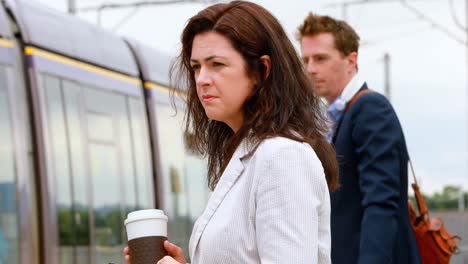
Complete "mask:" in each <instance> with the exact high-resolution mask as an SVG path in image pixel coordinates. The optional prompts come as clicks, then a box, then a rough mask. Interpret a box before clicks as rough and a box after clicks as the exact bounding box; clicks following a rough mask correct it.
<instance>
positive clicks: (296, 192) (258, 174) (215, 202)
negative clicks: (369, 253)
mask: <svg viewBox="0 0 468 264" xmlns="http://www.w3.org/2000/svg"><path fill="white" fill-rule="evenodd" d="M247 154H248V149H247V146H246V144H245V142H243V143H241V144H240V146H239V147H238V148H237V150H236V151H235V153H234V154H233V156H232V158H231V160H230V161H229V164H228V165H227V167H226V169H225V171H224V173H223V175H222V176H221V178H220V180H219V182H218V185H217V186H216V188H215V190H214V192H213V194H212V195H211V198H210V200H209V201H208V204H207V206H206V208H205V211H204V212H203V214H202V215H201V216H200V217H199V218H198V220H197V222H196V223H195V226H194V228H193V232H192V236H191V238H190V244H189V251H190V257H191V260H192V264H223V263H239V264H256V263H262V264H273V263H288V264H294V263H297V264H305V263H312V264H315V263H320V264H328V263H331V259H330V242H331V241H330V196H329V192H328V187H327V183H326V180H325V174H324V171H323V167H322V164H321V162H320V160H319V159H318V157H317V155H316V154H315V152H314V150H313V149H312V148H311V147H310V145H308V144H306V143H300V142H296V141H293V140H290V139H287V138H282V137H276V138H271V139H267V140H264V141H263V142H262V143H261V144H260V145H259V147H258V148H257V150H256V151H255V153H254V154H253V155H252V156H250V157H247V156H246V155H247Z"/></svg>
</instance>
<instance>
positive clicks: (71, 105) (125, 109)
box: [6, 0, 155, 264]
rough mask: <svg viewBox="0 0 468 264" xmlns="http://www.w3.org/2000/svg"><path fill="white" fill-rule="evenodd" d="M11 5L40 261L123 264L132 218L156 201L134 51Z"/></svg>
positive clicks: (90, 30)
mask: <svg viewBox="0 0 468 264" xmlns="http://www.w3.org/2000/svg"><path fill="white" fill-rule="evenodd" d="M6 6H7V8H8V9H9V10H10V11H11V13H12V15H13V17H14V19H15V21H16V22H17V26H18V29H19V32H18V34H19V36H20V40H21V44H22V48H23V53H24V56H25V60H26V72H27V75H26V76H27V79H28V81H29V87H28V89H29V90H30V93H31V97H30V99H31V103H32V113H33V122H32V123H33V124H34V131H35V133H34V134H35V135H34V137H33V139H34V146H36V147H37V149H35V151H36V152H35V153H36V156H35V157H34V158H35V160H36V161H37V163H36V164H37V167H36V168H37V170H36V172H37V190H38V196H37V197H35V198H36V199H37V200H38V201H39V202H38V203H39V215H40V218H39V219H40V221H39V224H40V226H39V228H38V229H39V230H40V232H39V244H40V248H39V250H38V251H39V254H40V256H39V262H40V263H48V264H55V263H73V264H77V263H93V264H94V263H110V262H113V263H121V262H123V254H122V252H121V250H122V248H123V246H124V244H125V241H126V240H125V237H126V236H125V232H124V228H123V220H124V218H125V216H126V214H127V213H128V212H129V211H132V210H135V209H139V208H151V207H154V205H155V204H154V196H155V194H154V188H153V186H154V182H153V166H152V162H151V151H150V138H149V133H148V118H147V116H146V110H145V101H144V94H143V88H142V83H141V80H140V79H139V74H138V73H139V71H138V68H137V65H136V63H135V60H134V57H133V55H132V53H131V51H130V49H129V48H128V46H127V45H126V43H125V42H124V41H123V40H122V39H121V38H119V37H117V36H115V35H112V34H110V33H109V32H107V31H105V30H102V29H100V28H98V27H96V26H93V25H91V24H89V23H86V22H83V21H81V20H79V19H76V18H73V17H71V16H68V15H66V14H62V13H59V12H55V11H53V10H50V9H47V8H44V7H42V6H40V5H38V4H35V3H34V2H31V1H13V0H8V1H6ZM32 195H33V194H32ZM23 254H24V252H23ZM23 254H22V255H23ZM22 263H27V262H24V261H22ZM28 263H29V262H28Z"/></svg>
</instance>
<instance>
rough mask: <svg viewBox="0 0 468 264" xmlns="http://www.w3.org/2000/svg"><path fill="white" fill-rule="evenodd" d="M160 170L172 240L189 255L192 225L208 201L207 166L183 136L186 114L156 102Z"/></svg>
mask: <svg viewBox="0 0 468 264" xmlns="http://www.w3.org/2000/svg"><path fill="white" fill-rule="evenodd" d="M155 109H156V120H157V132H158V142H159V154H160V155H159V158H160V160H161V162H160V163H161V168H160V171H161V173H162V175H160V176H162V177H163V178H164V179H167V180H165V181H163V184H164V189H165V190H170V193H165V196H166V198H165V199H164V200H165V201H166V205H165V208H166V210H167V211H168V212H167V213H168V215H169V230H168V231H169V234H168V235H169V238H170V239H171V240H172V241H173V242H174V243H176V244H178V245H179V246H181V248H182V249H183V250H184V252H185V255H186V256H188V241H189V237H190V234H191V231H192V227H193V224H194V222H195V220H196V218H198V216H199V215H200V214H201V212H202V211H203V210H204V208H205V205H206V201H207V193H208V189H207V185H206V163H205V161H204V160H203V159H201V158H199V157H197V156H196V155H194V154H192V152H191V151H189V150H188V148H187V144H186V142H185V141H184V134H183V111H178V113H177V115H174V114H175V111H174V110H173V108H172V107H171V106H170V105H166V104H163V103H156V106H155Z"/></svg>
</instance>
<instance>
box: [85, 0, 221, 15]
mask: <svg viewBox="0 0 468 264" xmlns="http://www.w3.org/2000/svg"><path fill="white" fill-rule="evenodd" d="M214 2H217V1H214V0H160V1H138V2H133V3H125V4H121V3H108V4H102V5H98V6H88V7H83V8H79V9H78V12H83V13H84V12H95V11H102V10H104V9H122V8H135V7H136V8H138V7H144V6H154V5H170V4H180V3H214Z"/></svg>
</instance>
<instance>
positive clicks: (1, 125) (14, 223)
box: [0, 65, 19, 263]
mask: <svg viewBox="0 0 468 264" xmlns="http://www.w3.org/2000/svg"><path fill="white" fill-rule="evenodd" d="M6 77H7V76H6V72H5V68H4V67H3V66H1V65H0V263H18V257H19V254H18V253H19V252H18V250H19V248H18V241H19V238H18V216H17V204H16V172H15V159H14V156H13V154H14V150H13V131H12V130H13V128H12V123H11V118H10V114H11V111H10V106H9V101H8V92H7V82H6V81H7V79H6Z"/></svg>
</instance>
